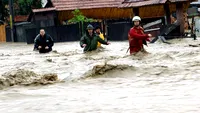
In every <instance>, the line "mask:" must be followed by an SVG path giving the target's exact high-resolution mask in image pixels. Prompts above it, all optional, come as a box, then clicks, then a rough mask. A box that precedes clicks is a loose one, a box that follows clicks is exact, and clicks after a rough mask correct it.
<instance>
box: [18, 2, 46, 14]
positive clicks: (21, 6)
mask: <svg viewBox="0 0 200 113" xmlns="http://www.w3.org/2000/svg"><path fill="white" fill-rule="evenodd" d="M14 4H15V7H14V9H15V15H28V14H29V13H30V12H31V10H32V9H34V8H41V7H42V3H41V0H16V1H15V3H14Z"/></svg>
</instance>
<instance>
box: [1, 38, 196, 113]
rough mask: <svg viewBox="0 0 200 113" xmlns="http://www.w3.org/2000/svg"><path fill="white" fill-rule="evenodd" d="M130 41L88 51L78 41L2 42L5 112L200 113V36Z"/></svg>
mask: <svg viewBox="0 0 200 113" xmlns="http://www.w3.org/2000/svg"><path fill="white" fill-rule="evenodd" d="M170 42H171V44H164V43H161V42H156V43H154V44H148V47H146V46H145V49H146V50H147V51H148V52H149V54H143V53H138V54H137V55H136V56H129V53H126V51H127V48H128V42H127V41H124V42H111V45H108V46H105V45H103V46H102V48H100V49H98V50H97V51H94V52H90V53H86V54H84V53H83V51H82V48H80V46H79V42H67V43H55V45H54V47H53V51H52V52H51V53H48V54H39V53H38V52H36V51H33V45H32V44H31V45H27V44H25V43H0V113H199V112H200V101H199V100H200V41H199V40H193V39H174V40H171V41H170Z"/></svg>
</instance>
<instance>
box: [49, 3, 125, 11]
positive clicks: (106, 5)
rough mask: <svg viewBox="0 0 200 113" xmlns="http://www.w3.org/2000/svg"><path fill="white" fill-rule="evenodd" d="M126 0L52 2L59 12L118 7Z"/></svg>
mask: <svg viewBox="0 0 200 113" xmlns="http://www.w3.org/2000/svg"><path fill="white" fill-rule="evenodd" d="M123 1H124V0H51V2H52V4H53V6H54V7H55V8H56V10H58V11H62V10H75V9H92V8H111V7H118V6H119V5H120V4H121V3H122V2H123Z"/></svg>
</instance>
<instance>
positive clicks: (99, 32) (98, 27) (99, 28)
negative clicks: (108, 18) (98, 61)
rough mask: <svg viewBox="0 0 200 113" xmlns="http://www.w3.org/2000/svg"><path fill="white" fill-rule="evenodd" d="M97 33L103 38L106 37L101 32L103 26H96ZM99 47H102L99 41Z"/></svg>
mask: <svg viewBox="0 0 200 113" xmlns="http://www.w3.org/2000/svg"><path fill="white" fill-rule="evenodd" d="M95 34H96V35H98V36H99V37H100V38H101V39H102V40H104V39H105V38H104V36H103V34H102V33H101V27H100V26H96V27H95ZM97 47H101V43H99V42H98V45H97Z"/></svg>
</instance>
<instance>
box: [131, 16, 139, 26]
mask: <svg viewBox="0 0 200 113" xmlns="http://www.w3.org/2000/svg"><path fill="white" fill-rule="evenodd" d="M132 21H133V23H134V26H139V25H140V22H141V18H140V17H139V16H134V17H133V19H132Z"/></svg>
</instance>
